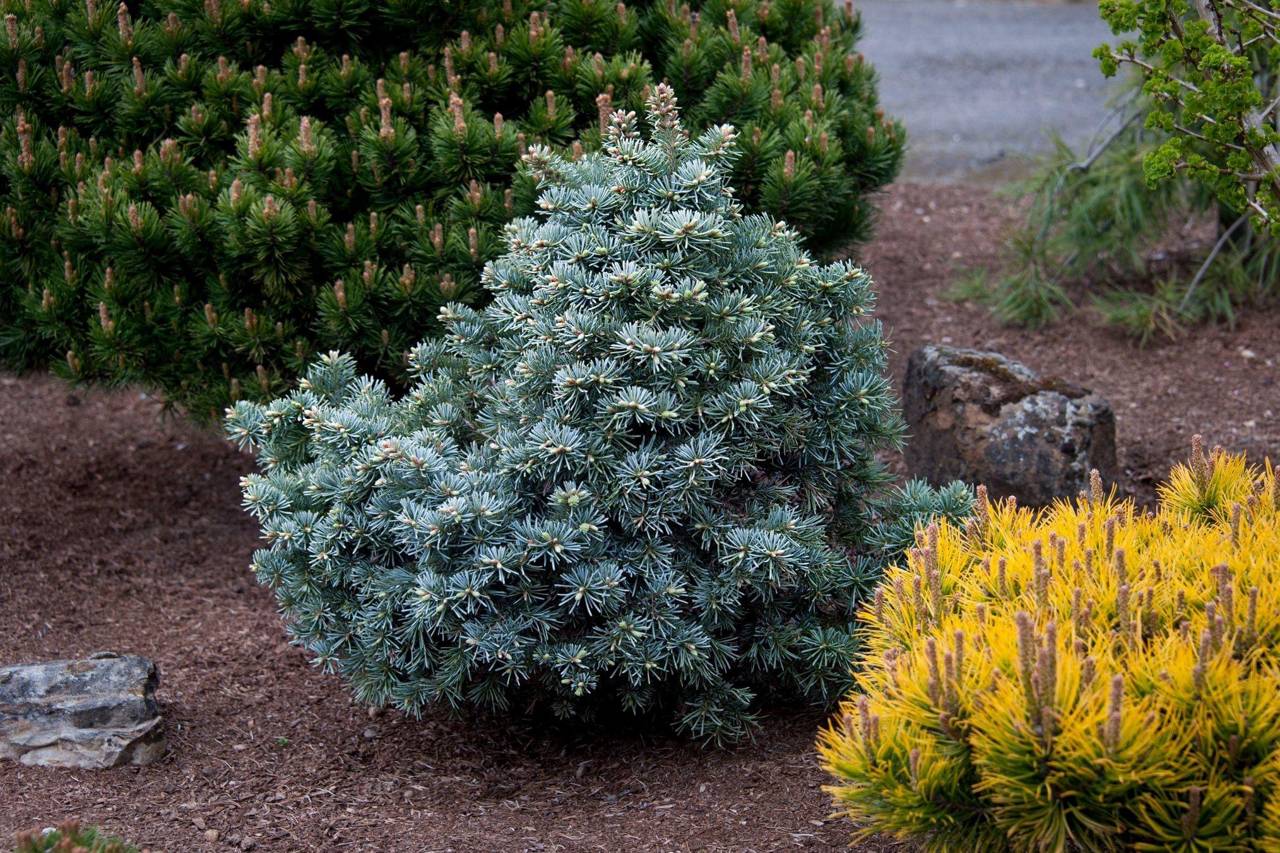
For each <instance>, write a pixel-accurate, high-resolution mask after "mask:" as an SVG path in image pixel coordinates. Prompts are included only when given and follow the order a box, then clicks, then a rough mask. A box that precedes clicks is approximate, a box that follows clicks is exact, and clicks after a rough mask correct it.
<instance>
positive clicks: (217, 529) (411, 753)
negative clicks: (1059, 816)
mask: <svg viewBox="0 0 1280 853" xmlns="http://www.w3.org/2000/svg"><path fill="white" fill-rule="evenodd" d="M1012 215H1013V211H1012V209H1011V207H1010V205H1009V204H1007V203H1006V202H1004V201H1003V200H1000V199H998V198H996V197H994V196H992V195H990V194H989V193H987V192H985V191H982V190H976V189H973V188H966V187H960V186H946V187H932V186H923V185H905V186H901V187H898V188H895V189H894V190H893V191H892V192H891V193H890V194H889V195H888V196H887V198H886V199H884V214H883V217H882V222H881V224H880V229H879V235H880V236H879V237H878V238H877V240H876V242H875V244H874V245H873V246H871V247H870V249H869V251H868V253H867V256H866V261H867V263H868V266H869V267H870V268H871V270H872V272H873V273H874V274H875V277H876V279H877V281H878V282H879V286H880V290H881V293H882V297H881V310H880V312H879V313H880V316H881V317H882V318H883V319H884V320H885V323H886V326H887V328H888V330H889V332H890V334H891V337H892V339H893V341H894V344H895V347H896V348H897V353H896V354H895V357H894V370H895V376H897V377H899V378H900V376H901V372H902V369H903V367H904V364H905V356H906V354H907V353H908V352H909V351H910V349H911V348H913V347H914V346H916V345H917V344H919V343H922V342H924V341H940V342H946V343H954V344H957V345H972V346H980V347H990V348H995V349H999V350H1002V351H1004V352H1006V353H1007V354H1009V355H1012V356H1014V357H1017V358H1020V359H1022V360H1024V361H1026V362H1027V363H1028V364H1029V365H1031V366H1032V367H1034V368H1036V369H1040V370H1043V371H1045V372H1052V373H1058V374H1060V375H1063V376H1065V377H1066V378H1068V379H1071V380H1074V381H1076V382H1079V383H1080V384H1083V385H1086V386H1091V387H1093V388H1094V389H1095V390H1098V391H1100V392H1101V393H1103V394H1104V395H1106V396H1107V397H1108V398H1110V399H1111V401H1112V403H1113V405H1114V406H1115V408H1116V411H1117V416H1118V420H1119V443H1120V447H1121V465H1122V468H1123V469H1124V471H1125V474H1124V479H1123V480H1122V482H1121V486H1122V487H1123V488H1125V489H1127V490H1131V491H1134V492H1135V493H1137V494H1139V496H1145V497H1149V495H1150V490H1151V486H1152V483H1153V481H1154V480H1155V479H1157V478H1158V477H1159V475H1160V474H1161V473H1162V472H1163V471H1164V470H1165V469H1166V468H1167V466H1168V463H1169V462H1170V461H1171V460H1172V459H1174V458H1177V457H1179V456H1180V455H1181V454H1182V453H1183V449H1184V448H1185V447H1186V445H1187V442H1188V440H1189V437H1190V435H1191V433H1192V432H1193V431H1200V432H1203V433H1204V434H1205V435H1206V438H1207V440H1208V441H1210V442H1217V443H1221V444H1223V445H1225V446H1228V447H1232V448H1240V449H1247V450H1249V451H1250V452H1252V453H1254V454H1256V455H1258V456H1259V458H1260V456H1261V454H1262V453H1264V452H1268V451H1269V452H1271V453H1272V454H1273V455H1277V453H1276V452H1277V450H1278V449H1280V423H1278V422H1277V418H1276V414H1277V413H1278V412H1280V386H1278V385H1277V374H1278V373H1280V370H1278V369H1277V365H1280V335H1276V334H1275V329H1276V328H1277V321H1278V320H1280V313H1277V312H1275V311H1272V312H1256V313H1253V314H1248V315H1246V316H1245V318H1244V320H1243V322H1242V323H1241V324H1240V326H1239V327H1238V328H1236V329H1235V330H1228V329H1222V328H1215V329H1205V330H1201V331H1200V332H1198V333H1197V334H1196V335H1194V336H1193V337H1191V338H1189V339H1188V340H1186V341H1184V342H1182V343H1180V344H1177V345H1160V346H1156V347H1154V348H1150V349H1146V350H1139V349H1137V348H1134V347H1133V346H1132V345H1131V344H1130V343H1129V342H1127V341H1126V340H1124V339H1123V338H1121V337H1118V336H1116V335H1115V334H1114V333H1112V332H1110V331H1107V330H1105V329H1102V328H1101V327H1100V326H1099V325H1098V324H1097V323H1096V322H1095V321H1093V320H1092V319H1091V318H1090V317H1089V316H1088V315H1087V313H1085V314H1080V315H1077V316H1075V317H1073V318H1071V319H1070V320H1069V321H1067V322H1064V323H1062V324H1060V325H1058V326H1057V327H1054V328H1052V329H1049V330H1047V331H1045V332H1040V333H1026V332H1020V331H1017V330H1010V329H1006V328H1002V327H1000V326H999V325H997V324H996V323H994V322H993V321H991V320H990V318H989V317H987V315H986V314H985V312H984V311H983V309H981V308H975V307H971V306H967V305H957V304H954V303H952V302H949V301H947V300H945V299H944V298H943V297H942V293H943V291H944V290H945V288H946V287H947V285H948V284H949V283H950V281H951V280H952V279H953V278H954V276H955V274H956V273H957V271H959V270H962V269H964V268H967V267H970V266H974V265H977V264H982V263H988V262H991V261H992V259H993V258H995V257H996V255H997V252H998V250H999V246H1000V241H1001V236H1002V230H1001V229H1002V228H1003V226H1004V225H1005V224H1007V223H1008V222H1009V221H1010V217H1011V216H1012ZM249 469H250V460H248V459H247V458H245V457H243V456H241V455H240V454H238V453H237V452H236V451H235V450H234V449H233V448H232V447H230V446H229V445H228V444H227V443H225V442H224V441H223V440H222V439H221V438H220V437H219V436H217V435H215V434H210V433H205V432H200V431H199V430H196V429H194V428H192V427H190V426H187V425H185V424H183V423H181V422H179V421H173V420H163V419H161V418H160V417H159V416H158V414H157V406H156V404H155V402H154V401H152V400H149V399H146V398H144V397H142V396H141V395H139V394H138V393H137V392H134V391H119V392H111V393H107V392H101V391H83V390H75V391H72V390H70V389H68V388H67V387H66V386H64V385H63V384H61V383H59V382H58V381H56V380H53V379H49V378H45V377H12V376H0V484H2V485H0V662H16V661H23V660H35V659H49V658H55V657H69V656H78V655H83V654H88V653H91V652H94V651H98V650H102V649H112V650H116V651H120V652H133V653H137V654H142V655H146V656H149V657H151V658H153V659H154V660H156V662H157V663H158V665H159V667H160V671H161V688H160V693H159V696H160V699H161V701H162V702H163V703H164V712H165V715H166V721H167V722H166V724H167V731H168V736H169V743H170V752H169V755H168V756H167V757H166V758H165V759H164V760H163V761H162V762H160V763H159V764H156V765H152V766H150V767H145V768H128V769H121V770H111V771H98V772H91V771H70V770H50V769H39V768H27V767H20V766H17V765H14V764H5V765H3V766H0V838H4V837H6V836H11V835H12V833H13V832H15V831H17V830H20V829H25V828H29V827H32V826H48V825H53V824H56V823H58V822H59V821H60V820H62V819H65V818H78V819H80V820H81V821H83V822H85V823H93V824H100V825H102V826H104V827H105V828H106V829H107V830H108V831H110V832H112V833H116V834H119V835H122V836H125V837H127V838H129V839H131V840H132V841H134V842H135V843H137V844H138V845H140V846H147V847H150V848H152V849H154V850H166V851H169V850H173V851H188V850H226V849H234V848H235V847H239V848H241V849H258V850H271V851H275V850H326V851H327V850H348V849H350V850H387V851H400V850H405V851H409V850H413V851H420V850H441V851H445V850H456V851H471V850H531V851H576V850H620V849H635V850H725V851H729V850H733V851H746V850H782V849H791V848H802V849H839V848H842V847H844V846H845V845H846V844H847V842H848V837H849V828H848V826H847V825H846V824H845V823H844V822H843V821H841V820H838V819H830V818H829V810H830V806H829V801H828V799H827V797H826V795H825V794H823V793H822V791H821V788H820V786H821V785H822V784H823V783H824V782H825V779H824V776H823V774H822V773H821V772H820V771H819V770H818V769H817V766H816V760H815V757H814V754H813V746H812V745H813V738H814V735H815V732H816V730H817V728H818V726H819V725H820V724H821V722H822V719H823V715H822V714H821V713H819V712H817V711H804V712H792V713H789V714H774V715H772V716H770V717H769V719H768V720H767V722H766V724H765V726H764V728H763V729H762V731H761V732H760V734H759V736H758V738H757V740H756V742H755V743H754V744H751V745H749V746H746V747H743V748H740V749H737V750H733V751H728V752H715V751H701V750H699V749H697V748H694V747H691V746H689V745H688V744H685V743H682V742H680V741H676V740H672V739H669V738H664V737H661V736H656V735H653V734H644V733H637V732H626V731H619V732H612V733H608V734H607V735H606V736H604V737H600V736H596V737H592V738H588V737H585V736H584V737H582V738H580V739H576V740H575V739H568V738H566V736H564V735H562V734H551V733H547V732H543V731H538V730H535V729H532V728H530V727H527V726H521V725H510V726H499V725H496V724H494V723H485V722H461V721H456V720H451V719H448V718H446V717H445V716H443V715H437V714H433V715H430V716H428V717H427V718H425V719H423V720H420V721H414V720H410V719H406V718H404V717H402V716H401V715H400V714H398V713H394V712H389V713H386V714H382V715H378V716H370V715H369V714H368V713H367V712H366V710H365V709H364V708H361V707H358V706H356V705H355V704H354V703H353V702H352V701H351V700H350V699H349V698H348V695H347V693H346V691H345V689H344V687H343V685H342V684H341V683H340V681H339V680H338V679H337V678H336V677H332V676H327V675H324V674H322V673H320V672H318V671H316V670H315V669H313V668H312V667H311V666H310V665H309V664H308V662H307V658H306V656H305V654H304V653H303V652H301V651H299V650H297V649H294V648H292V647H290V646H289V645H288V644H287V643H286V642H285V640H284V637H283V634H282V630H281V625H280V621H279V619H278V616H277V614H276V612H275V607H274V602H273V601H272V598H271V596H270V594H269V593H267V592H266V591H265V590H263V589H261V588H259V587H258V586H257V585H256V584H255V583H254V581H253V578H252V577H251V576H250V574H249V573H248V570H247V568H246V565H247V563H248V560H249V556H250V553H251V552H252V550H253V548H254V547H255V541H256V528H255V526H254V524H253V523H252V522H251V521H250V520H249V519H248V517H247V516H245V515H244V514H243V513H242V512H241V510H240V507H239V502H240V495H239V490H238V487H237V480H238V478H239V476H241V475H242V474H244V473H246V472H247V471H248V470H249ZM891 846H892V845H890V844H888V843H887V842H874V843H873V844H871V845H869V846H864V847H863V848H862V849H866V850H887V849H890V848H891Z"/></svg>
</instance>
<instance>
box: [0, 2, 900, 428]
mask: <svg viewBox="0 0 1280 853" xmlns="http://www.w3.org/2000/svg"><path fill="white" fill-rule="evenodd" d="M0 13H3V16H4V20H5V28H6V30H5V34H4V36H3V37H0V68H4V69H6V70H9V71H12V72H13V73H6V74H3V75H0V116H3V117H4V120H3V124H0V316H3V317H4V318H6V319H5V321H4V323H3V324H0V359H3V360H5V361H7V362H9V363H11V364H19V365H26V366H32V365H38V364H42V363H49V362H52V363H53V364H54V365H55V367H56V368H57V369H58V370H59V371H60V372H62V373H63V374H65V375H67V376H69V377H71V378H74V379H77V380H82V381H97V382H116V383H121V382H133V383H140V384H142V385H144V386H147V387H150V388H153V389H157V390H159V391H162V392H163V393H164V395H165V396H166V397H167V398H168V399H169V400H170V401H172V402H174V403H176V404H178V405H180V406H182V407H183V408H185V409H186V410H187V411H188V412H190V413H191V414H192V415H193V416H195V417H197V418H200V419H207V418H211V417H212V418H216V417H217V415H218V413H219V412H221V410H222V408H223V407H224V406H225V405H227V404H228V403H229V402H233V401H234V400H236V399H241V398H245V399H258V400H265V399H269V398H270V397H271V396H273V395H275V394H278V393H282V392H283V391H285V390H286V389H287V388H288V387H289V386H290V384H291V383H292V381H293V380H294V379H295V378H296V377H297V375H298V374H299V372H300V371H302V370H303V369H305V367H306V365H307V364H309V363H310V362H311V361H312V360H313V358H314V357H315V355H316V354H317V353H320V352H325V351H327V350H329V349H331V348H340V349H342V350H344V351H346V352H348V353H350V354H351V355H352V356H353V357H354V358H355V359H356V360H357V362H358V363H359V365H360V367H361V369H362V370H365V371H368V372H370V373H373V374H375V375H378V376H379V377H381V378H384V379H386V380H388V381H390V382H392V383H393V384H397V385H398V384H400V383H402V382H403V380H404V379H405V378H406V367H407V365H406V359H405V355H406V353H407V351H408V350H409V349H410V348H411V347H412V346H413V345H414V344H415V343H416V342H417V341H418V340H420V339H422V338H423V337H424V336H429V335H431V334H434V333H437V332H438V329H436V328H435V327H434V318H435V317H436V315H437V313H438V310H439V308H440V307H441V305H443V304H445V303H446V302H448V301H451V300H467V299H483V298H485V292H484V291H483V289H482V288H480V287H479V272H480V270H481V268H482V267H483V265H484V263H485V262H486V261H488V260H490V259H492V258H493V257H495V256H496V255H497V254H498V253H499V252H500V251H501V248H502V239H501V234H502V226H503V224H504V223H506V222H507V221H509V220H510V219H511V218H512V217H514V216H518V215H525V214H528V213H529V212H531V211H532V203H533V197H534V194H533V190H532V186H531V183H530V182H529V180H528V178H527V177H524V176H521V175H520V174H518V172H517V169H516V166H517V163H518V161H519V158H520V155H521V154H522V153H524V151H526V150H527V148H528V146H531V145H533V144H544V145H549V146H553V147H556V148H557V149H561V150H565V151H568V150H570V149H573V150H579V149H586V150H591V149H594V148H596V147H598V145H599V142H600V136H601V129H602V127H603V125H604V121H605V119H606V118H607V116H608V114H609V112H610V111H612V110H613V109H614V108H615V107H617V108H627V109H633V110H638V109H640V108H641V106H642V101H643V93H644V91H645V90H646V88H648V87H650V86H652V85H653V84H654V83H656V82H659V81H662V80H667V81H669V82H670V83H671V85H672V86H673V87H674V88H675V89H676V91H677V93H678V95H679V96H680V97H682V98H683V99H684V100H685V102H686V103H687V104H689V105H690V106H689V112H688V115H687V120H688V121H689V122H690V124H691V125H692V126H693V127H695V128H703V127H707V126H711V125H714V124H718V123H720V122H724V121H732V122H734V123H735V124H736V125H737V126H738V127H739V128H741V129H742V133H743V140H742V141H741V143H740V148H741V152H742V153H741V156H740V157H739V158H738V160H737V162H736V166H735V173H734V180H735V183H736V186H737V187H738V188H739V192H740V199H741V201H742V202H743V204H744V205H746V207H747V209H748V210H749V211H767V212H769V213H770V214H772V215H774V216H775V217H778V218H785V219H786V220H787V221H788V222H789V223H791V224H792V225H793V226H794V227H796V228H797V229H799V230H800V231H801V232H802V233H803V234H805V235H806V239H807V240H808V241H809V243H810V245H811V247H813V248H814V249H815V250H816V249H822V248H825V247H831V246H837V245H841V244H845V243H848V242H849V241H850V240H860V239H863V238H865V237H866V236H867V234H868V231H869V228H870V224H871V219H872V212H873V211H872V208H871V203H870V202H871V196H872V194H873V193H874V191H875V190H876V189H877V188H879V187H881V186H883V185H884V184H886V183H887V182H888V181H890V180H891V179H892V178H893V176H894V175H895V174H896V171H897V169H898V166H899V163H900V160H901V155H902V149H903V140H904V136H903V133H902V131H901V128H900V127H898V126H897V125H895V124H894V123H892V122H891V121H888V120H886V119H885V118H884V117H883V114H882V113H881V112H880V110H879V108H878V106H877V101H876V91H875V78H874V73H873V71H872V70H871V68H870V66H869V65H868V64H867V63H864V62H863V61H862V58H861V56H860V55H859V54H857V53H856V50H855V48H856V40H857V37H858V35H859V27H860V23H859V19H858V18H857V17H856V16H854V15H853V13H852V11H851V10H846V11H845V12H837V11H836V10H835V8H834V6H833V5H832V3H831V2H830V0H785V2H756V0H734V2H707V3H694V4H692V7H691V6H690V5H688V4H684V5H680V6H676V5H674V4H673V3H670V2H659V3H650V2H640V3H633V4H631V5H623V4H615V3H608V2H605V0H562V2H537V0H535V1H534V2H520V0H516V2H511V0H507V2H504V3H502V4H499V3H495V2H482V3H464V4H446V3H431V2H409V0H388V1H387V2H378V3H359V4H329V3H304V2H300V0H275V2H271V3H267V2H263V0H249V2H240V0H208V2H203V0H201V2H197V1H196V0H149V2H144V3H133V4H128V5H126V4H119V5H112V4H109V3H101V2H97V0H0Z"/></svg>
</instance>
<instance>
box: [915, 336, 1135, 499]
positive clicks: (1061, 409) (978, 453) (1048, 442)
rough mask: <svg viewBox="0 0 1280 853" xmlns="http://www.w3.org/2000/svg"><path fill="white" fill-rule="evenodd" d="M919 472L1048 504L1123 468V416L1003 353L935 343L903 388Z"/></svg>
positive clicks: (921, 352) (918, 356)
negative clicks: (1119, 445)
mask: <svg viewBox="0 0 1280 853" xmlns="http://www.w3.org/2000/svg"><path fill="white" fill-rule="evenodd" d="M903 409H904V413H905V415H906V418H907V424H908V428H909V431H910V434H911V437H910V439H909V440H908V442H907V447H906V459H907V465H908V467H909V468H910V470H911V474H912V475H913V476H918V477H924V478H925V479H927V480H929V481H930V482H932V483H934V484H941V483H946V482H949V481H951V480H954V479H957V478H959V479H964V480H968V481H970V482H973V483H982V484H985V485H986V487H987V489H988V491H989V492H990V493H991V495H992V496H993V497H1005V496H1009V495H1013V496H1015V497H1017V499H1018V502H1019V503H1022V504H1027V505H1031V506H1043V505H1045V504H1049V503H1052V502H1053V500H1054V499H1056V498H1067V497H1074V496H1075V495H1076V494H1078V493H1079V492H1081V491H1084V490H1087V488H1088V484H1089V471H1090V470H1091V469H1094V468H1097V469H1098V471H1099V472H1100V473H1101V474H1102V475H1103V477H1104V478H1113V477H1114V476H1115V473H1116V419H1115V414H1114V413H1113V412H1112V411H1111V406H1110V405H1109V404H1108V403H1107V401H1106V400H1104V399H1103V398H1102V397H1100V396H1098V395H1097V394H1094V393H1092V392H1090V391H1087V390H1085V389H1083V388H1080V387H1077V386H1075V385H1072V384H1070V383H1068V382H1064V381H1062V380H1058V379H1044V378H1041V377H1039V376H1037V375H1036V374H1035V373H1034V372H1033V371H1032V370H1030V369H1029V368H1027V367H1026V366H1025V365H1023V364H1019V363H1018V362H1016V361H1013V360H1012V359H1009V358H1006V357H1005V356H1003V355H1001V354H1000V353H996V352H982V351H979V350H971V349H958V348H954V347H944V346H925V347H921V348H920V349H918V350H916V351H915V352H914V353H912V354H911V357H910V359H909V360H908V362H907V377H906V383H905V388H904V391H903Z"/></svg>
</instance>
